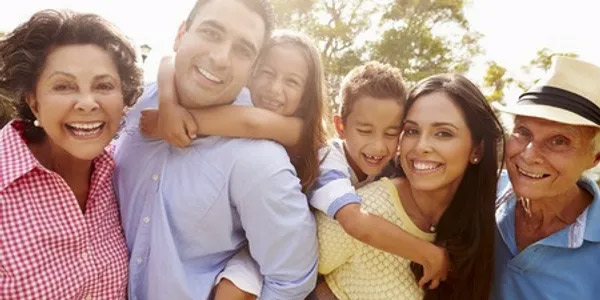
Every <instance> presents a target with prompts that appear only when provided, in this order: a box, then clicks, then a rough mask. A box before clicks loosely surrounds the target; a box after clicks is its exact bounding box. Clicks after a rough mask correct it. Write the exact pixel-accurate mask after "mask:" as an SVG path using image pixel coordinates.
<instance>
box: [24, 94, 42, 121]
mask: <svg viewBox="0 0 600 300" xmlns="http://www.w3.org/2000/svg"><path fill="white" fill-rule="evenodd" d="M25 102H27V105H29V109H30V110H31V112H32V113H33V116H35V118H36V119H39V118H40V112H39V102H38V101H37V98H36V97H35V95H33V94H32V93H29V94H27V95H26V96H25Z"/></svg>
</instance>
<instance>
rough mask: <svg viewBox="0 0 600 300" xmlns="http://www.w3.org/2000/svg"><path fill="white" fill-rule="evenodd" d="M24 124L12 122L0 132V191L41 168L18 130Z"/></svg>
mask: <svg viewBox="0 0 600 300" xmlns="http://www.w3.org/2000/svg"><path fill="white" fill-rule="evenodd" d="M22 124H23V123H22V121H11V122H10V123H8V124H6V126H4V128H3V129H2V131H0V170H2V171H1V173H0V190H2V189H4V188H6V187H7V186H8V185H9V184H11V183H12V182H14V181H15V180H17V179H19V177H21V176H23V175H24V174H26V173H27V172H29V171H31V170H32V169H33V168H35V167H37V166H39V162H38V161H37V159H35V157H34V156H33V154H32V153H31V151H29V148H28V147H27V144H26V143H25V140H24V139H23V137H22V136H21V133H22V131H21V130H19V129H18V128H19V127H20V126H22Z"/></svg>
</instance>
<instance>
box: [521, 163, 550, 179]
mask: <svg viewBox="0 0 600 300" xmlns="http://www.w3.org/2000/svg"><path fill="white" fill-rule="evenodd" d="M517 171H518V172H519V174H521V175H522V176H525V177H527V178H531V179H543V178H546V177H549V176H550V174H545V173H535V172H531V171H526V170H524V169H522V168H521V167H519V166H517Z"/></svg>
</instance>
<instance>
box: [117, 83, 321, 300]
mask: <svg viewBox="0 0 600 300" xmlns="http://www.w3.org/2000/svg"><path fill="white" fill-rule="evenodd" d="M157 97H158V95H157V87H156V85H154V84H152V85H149V86H147V87H146V90H145V92H144V94H143V95H142V97H141V98H140V100H139V102H138V104H137V105H136V107H135V108H134V109H133V110H132V111H131V112H129V114H128V116H127V118H126V122H127V123H126V127H125V130H124V132H122V133H121V136H120V137H119V139H118V140H117V142H116V146H117V148H116V153H115V161H116V165H117V166H116V169H115V176H114V180H115V185H116V192H117V197H118V199H119V203H120V208H121V218H122V222H123V228H124V230H125V236H126V239H127V247H128V249H129V251H130V257H131V258H130V264H129V273H130V278H129V296H130V298H131V299H178V300H184V299H207V298H209V297H210V293H211V290H212V288H213V284H214V281H215V278H216V276H217V275H218V273H219V272H220V271H221V270H222V269H223V267H224V266H225V264H226V262H227V261H228V260H229V259H230V258H231V257H232V256H233V255H234V254H235V253H236V251H237V250H238V249H240V248H242V247H244V246H245V245H248V246H249V250H250V253H251V255H252V257H253V258H254V259H255V260H256V261H257V262H258V264H259V266H260V272H261V273H262V274H263V275H264V285H263V288H262V295H261V299H304V297H305V296H306V295H307V294H308V293H310V291H311V290H312V289H313V288H314V286H315V283H316V275H317V260H318V258H317V251H318V249H317V241H316V228H315V221H314V218H313V216H312V214H311V212H310V210H309V208H308V202H307V200H306V197H305V196H304V194H302V192H301V186H300V182H299V180H298V178H297V177H296V173H295V170H294V168H293V166H292V164H291V163H290V161H289V157H288V156H287V153H286V151H285V150H284V148H283V147H281V146H280V145H279V144H276V143H274V142H270V141H264V140H248V139H231V138H223V137H207V138H202V139H198V140H196V141H194V142H193V144H192V145H191V146H190V147H188V148H185V149H179V148H174V147H171V146H170V145H169V144H168V143H166V142H165V141H162V140H150V139H147V138H146V137H144V136H142V135H141V134H140V132H139V130H138V120H139V116H140V110H141V109H143V108H149V107H156V106H157ZM240 97H241V98H244V99H238V101H236V103H237V102H240V101H241V102H244V101H245V102H249V100H248V99H249V98H248V97H249V96H248V92H247V91H246V90H244V91H243V92H242V93H241V94H240Z"/></svg>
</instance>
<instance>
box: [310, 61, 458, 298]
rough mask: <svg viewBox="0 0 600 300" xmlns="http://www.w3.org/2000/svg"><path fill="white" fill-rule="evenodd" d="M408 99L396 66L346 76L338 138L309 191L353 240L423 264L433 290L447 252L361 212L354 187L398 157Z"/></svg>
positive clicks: (372, 65) (367, 67)
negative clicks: (404, 107) (402, 121)
mask: <svg viewBox="0 0 600 300" xmlns="http://www.w3.org/2000/svg"><path fill="white" fill-rule="evenodd" d="M405 98H406V91H405V88H404V83H403V79H402V76H401V74H400V70H398V69H397V68H393V67H391V66H389V65H384V64H381V63H377V62H369V63H366V64H364V65H362V66H359V67H356V68H354V69H353V70H352V71H350V73H348V74H347V75H346V77H345V78H344V80H343V81H342V85H341V88H340V92H339V95H338V98H337V101H338V102H339V103H340V104H341V109H340V114H339V115H337V116H335V117H334V120H333V121H334V124H335V129H336V131H337V133H338V136H339V137H340V139H334V140H332V141H331V142H330V144H329V147H327V148H326V149H322V163H321V167H320V178H319V180H318V181H317V183H316V186H315V188H314V190H313V192H312V193H311V194H310V195H309V197H310V204H311V205H312V206H313V207H315V208H317V209H319V210H321V211H323V212H324V213H326V214H327V215H329V216H330V217H332V218H335V219H336V220H337V221H338V223H339V224H340V225H341V226H342V228H343V229H344V231H346V233H348V234H349V235H350V236H352V237H354V238H355V239H357V240H360V241H361V242H363V243H365V244H368V245H370V246H372V247H375V248H378V249H380V250H383V251H386V252H389V253H392V254H395V255H398V256H401V257H404V258H406V259H408V260H411V261H414V262H417V263H419V264H421V265H423V268H424V273H425V275H424V276H423V278H422V279H421V281H420V282H419V284H420V285H421V286H423V285H424V284H425V283H427V282H429V281H431V284H430V285H429V287H430V288H435V287H437V285H438V284H439V280H440V279H441V278H445V276H446V273H447V272H448V268H449V265H448V264H449V261H448V257H447V255H446V252H445V250H444V249H442V248H440V247H437V246H435V245H433V244H431V243H428V242H426V241H423V240H421V239H418V238H416V237H414V236H412V235H410V234H409V233H406V232H405V231H403V230H402V229H401V228H400V227H398V226H396V225H394V224H392V223H390V222H388V221H387V220H385V219H383V218H381V217H379V216H376V215H371V214H368V213H365V212H363V211H361V209H360V202H361V199H360V197H359V196H358V195H357V194H356V191H355V189H356V188H359V187H361V186H363V185H365V184H367V183H369V182H371V181H373V180H374V178H375V176H376V175H377V174H379V173H380V172H381V171H382V169H383V168H384V167H385V166H386V165H387V164H388V163H389V162H390V160H391V159H392V158H394V156H395V154H396V151H397V148H398V141H399V136H400V133H401V131H402V124H401V119H402V112H403V104H404V100H405Z"/></svg>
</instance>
